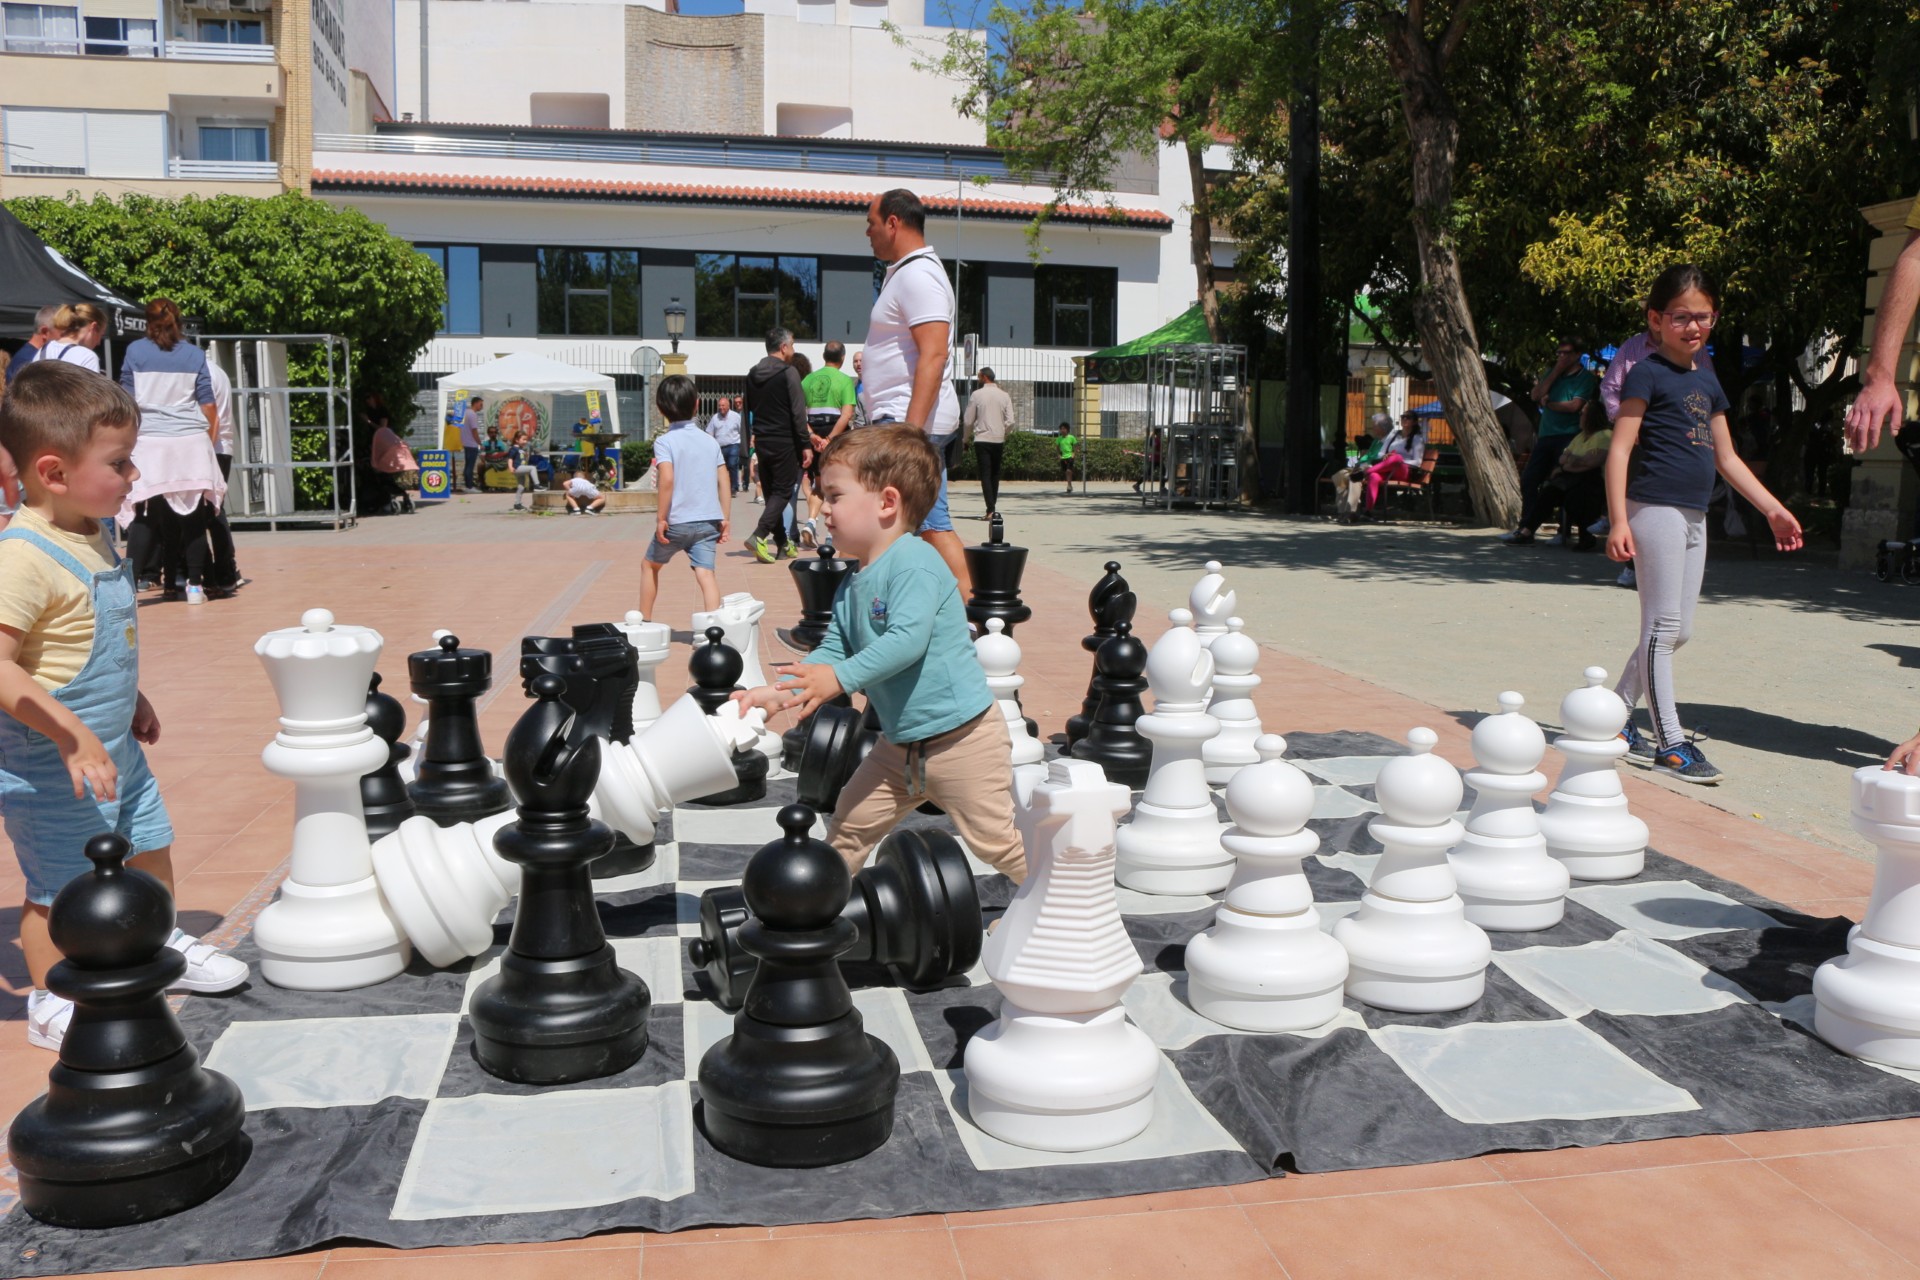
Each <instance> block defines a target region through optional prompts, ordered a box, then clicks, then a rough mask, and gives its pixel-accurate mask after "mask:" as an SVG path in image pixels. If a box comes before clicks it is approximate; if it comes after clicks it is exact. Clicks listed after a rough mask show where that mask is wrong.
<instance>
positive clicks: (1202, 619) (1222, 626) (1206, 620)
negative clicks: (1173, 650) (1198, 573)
mask: <svg viewBox="0 0 1920 1280" xmlns="http://www.w3.org/2000/svg"><path fill="white" fill-rule="evenodd" d="M1239 606H1240V597H1239V596H1237V595H1236V594H1234V592H1233V591H1231V590H1230V589H1229V588H1228V587H1227V579H1226V576H1225V575H1224V574H1222V573H1221V572H1220V562H1219V561H1218V560H1209V561H1207V572H1206V574H1205V575H1204V576H1203V577H1202V578H1201V579H1200V581H1198V582H1196V583H1194V584H1193V590H1191V591H1189V592H1188V593H1187V608H1188V610H1189V611H1191V612H1192V614H1193V629H1194V631H1195V632H1196V633H1197V634H1198V635H1199V637H1200V644H1201V647H1203V648H1211V647H1212V645H1213V642H1214V641H1215V640H1218V639H1219V638H1220V637H1221V636H1223V635H1225V634H1227V619H1228V618H1231V617H1232V616H1233V614H1234V610H1235V609H1237V608H1239Z"/></svg>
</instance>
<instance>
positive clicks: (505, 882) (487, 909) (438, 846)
mask: <svg viewBox="0 0 1920 1280" xmlns="http://www.w3.org/2000/svg"><path fill="white" fill-rule="evenodd" d="M515 817H516V815H515V813H514V811H513V810H512V809H506V810H502V811H501V812H499V813H495V814H489V815H488V816H486V817H484V818H482V819H480V820H479V821H478V822H456V823H454V824H453V825H452V826H448V827H443V826H441V825H440V824H439V823H437V822H435V821H434V820H433V819H432V818H422V817H413V818H408V819H407V820H406V821H405V822H403V823H401V824H400V825H399V826H398V827H397V828H395V829H394V830H393V831H391V832H389V833H388V834H386V835H384V836H382V837H380V839H378V840H376V841H374V842H373V873H374V876H375V877H376V878H377V879H378V880H379V882H380V892H381V894H382V895H383V896H384V897H385V898H386V900H387V905H388V906H390V907H391V908H392V909H393V914H394V915H395V916H396V917H397V918H398V919H399V921H400V924H401V926H402V927H403V928H405V929H406V931H407V937H408V938H409V939H411V940H412V942H413V949H414V950H415V951H418V952H419V953H420V955H421V958H423V959H424V960H426V962H427V963H428V964H431V965H433V966H434V967H435V968H437V969H444V968H446V967H447V966H448V965H451V964H456V963H458V962H459V961H461V960H464V959H465V958H466V957H468V956H477V955H479V954H480V953H481V952H482V951H485V950H486V949H487V948H488V947H490V946H492V945H493V921H494V917H495V916H498V915H499V914H500V911H501V908H503V907H505V906H506V905H507V903H508V902H510V901H512V899H513V896H514V895H515V894H516V893H518V892H520V867H519V865H518V864H516V863H512V862H508V861H507V860H506V859H504V858H502V857H500V856H499V855H498V854H496V853H495V852H494V851H493V836H494V833H495V832H496V831H499V830H500V829H501V828H502V827H505V826H508V825H510V824H511V823H512V822H513V821H514V819H515Z"/></svg>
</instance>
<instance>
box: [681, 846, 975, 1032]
mask: <svg viewBox="0 0 1920 1280" xmlns="http://www.w3.org/2000/svg"><path fill="white" fill-rule="evenodd" d="M840 918H841V919H842V920H847V921H851V922H852V924H853V927H854V928H855V930H857V931H858V937H857V938H856V940H855V941H854V944H853V947H852V949H851V950H849V951H847V952H846V953H845V954H843V955H842V956H841V957H840V963H841V964H843V965H844V964H854V963H865V964H879V965H884V966H886V969H887V972H888V974H889V975H890V976H891V977H892V979H893V981H894V982H895V983H896V984H898V985H900V986H903V987H907V988H909V989H911V990H925V989H927V988H930V987H935V986H938V985H940V984H941V983H943V982H945V981H947V980H948V979H950V978H953V977H955V976H957V975H959V974H963V973H965V972H966V971H967V970H969V969H971V968H973V966H974V965H975V964H976V963H977V962H978V961H979V959H980V945H981V940H982V938H983V936H984V935H983V934H982V932H981V926H980V894H979V891H978V890H977V889H976V888H975V887H974V883H973V868H972V867H970V866H969V865H968V864H967V855H966V852H965V850H963V849H961V847H960V842H959V841H958V840H955V839H954V838H953V837H952V836H950V835H948V834H947V833H946V832H944V831H938V830H905V831H895V832H894V833H893V834H891V835H889V836H888V837H887V838H886V839H885V840H882V841H881V842H880V847H879V848H878V849H877V850H875V851H874V855H873V861H872V862H871V863H870V864H869V865H868V866H866V867H865V868H863V869H862V870H861V872H860V874H859V875H857V876H855V877H854V878H853V895H852V897H850V898H849V899H848V900H847V906H846V909H845V910H844V911H842V912H841V913H840ZM746 919H747V900H746V895H745V894H743V893H742V892H741V891H740V890H739V889H736V888H733V887H731V886H729V887H727V888H724V889H709V890H707V892H706V893H704V894H702V895H701V897H700V936H699V937H698V938H695V939H693V940H692V941H690V942H688V943H687V957H688V959H690V960H692V961H693V964H694V967H695V968H696V969H699V970H700V971H701V977H702V979H703V984H704V985H705V987H706V988H707V989H708V990H709V991H711V993H712V996H713V1002H714V1003H715V1004H717V1005H719V1006H720V1007H721V1008H723V1009H738V1008H739V1007H740V1002H741V1000H743V999H744V998H745V997H746V993H747V984H748V983H749V982H750V981H751V980H752V978H753V974H754V971H755V970H756V969H757V968H759V965H760V962H759V961H758V960H756V959H755V958H754V957H753V956H751V955H749V954H747V952H746V951H744V950H742V949H741V947H740V940H739V929H740V926H741V925H742V924H744V923H746Z"/></svg>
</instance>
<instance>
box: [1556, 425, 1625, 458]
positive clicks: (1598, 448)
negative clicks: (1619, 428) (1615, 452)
mask: <svg viewBox="0 0 1920 1280" xmlns="http://www.w3.org/2000/svg"><path fill="white" fill-rule="evenodd" d="M1612 445H1613V428H1612V427H1607V428H1604V429H1602V430H1600V431H1596V432H1594V433H1593V434H1592V435H1588V436H1575V437H1574V438H1573V441H1572V443H1570V444H1568V445H1567V447H1566V450H1565V451H1564V452H1563V453H1562V454H1561V455H1560V456H1561V457H1563V458H1565V457H1574V458H1584V457H1587V456H1588V455H1590V454H1595V453H1605V452H1606V451H1607V450H1608V449H1609V448H1611V447H1612Z"/></svg>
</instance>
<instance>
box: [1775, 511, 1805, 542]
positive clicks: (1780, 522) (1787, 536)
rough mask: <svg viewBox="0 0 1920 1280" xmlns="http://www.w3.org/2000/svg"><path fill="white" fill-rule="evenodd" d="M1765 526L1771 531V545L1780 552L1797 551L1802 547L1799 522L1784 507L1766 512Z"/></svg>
mask: <svg viewBox="0 0 1920 1280" xmlns="http://www.w3.org/2000/svg"><path fill="white" fill-rule="evenodd" d="M1767 525H1768V527H1770V528H1771V529H1772V530H1773V545H1774V546H1776V547H1778V548H1779V549H1780V550H1782V551H1798V550H1799V549H1800V547H1801V545H1802V541H1803V540H1802V538H1801V536H1800V522H1799V521H1798V520H1795V519H1794V518H1793V512H1791V511H1789V510H1787V509H1786V508H1785V507H1775V508H1774V509H1773V510H1772V511H1769V512H1767Z"/></svg>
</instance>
